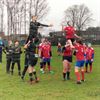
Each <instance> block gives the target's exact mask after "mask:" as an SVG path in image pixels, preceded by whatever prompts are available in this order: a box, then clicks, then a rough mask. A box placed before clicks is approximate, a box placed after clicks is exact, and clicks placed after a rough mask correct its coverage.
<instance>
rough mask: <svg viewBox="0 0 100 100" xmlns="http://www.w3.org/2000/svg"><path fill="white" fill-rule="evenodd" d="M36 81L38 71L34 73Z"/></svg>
mask: <svg viewBox="0 0 100 100" xmlns="http://www.w3.org/2000/svg"><path fill="white" fill-rule="evenodd" d="M33 74H34V76H35V79H37V75H36V71H34V72H33Z"/></svg>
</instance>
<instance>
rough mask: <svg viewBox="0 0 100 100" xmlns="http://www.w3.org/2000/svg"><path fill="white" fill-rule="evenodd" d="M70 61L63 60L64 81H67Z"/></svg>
mask: <svg viewBox="0 0 100 100" xmlns="http://www.w3.org/2000/svg"><path fill="white" fill-rule="evenodd" d="M67 66H68V61H67V60H63V79H64V80H66V72H67Z"/></svg>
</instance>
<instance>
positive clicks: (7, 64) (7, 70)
mask: <svg viewBox="0 0 100 100" xmlns="http://www.w3.org/2000/svg"><path fill="white" fill-rule="evenodd" d="M10 65H11V59H7V61H6V73H8V74H9V72H10Z"/></svg>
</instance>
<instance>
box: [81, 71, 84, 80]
mask: <svg viewBox="0 0 100 100" xmlns="http://www.w3.org/2000/svg"><path fill="white" fill-rule="evenodd" d="M81 74H82V80H84V71H81Z"/></svg>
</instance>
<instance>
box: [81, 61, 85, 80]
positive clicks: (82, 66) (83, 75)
mask: <svg viewBox="0 0 100 100" xmlns="http://www.w3.org/2000/svg"><path fill="white" fill-rule="evenodd" d="M81 75H82V79H81V81H83V82H84V81H85V73H84V61H81Z"/></svg>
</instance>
